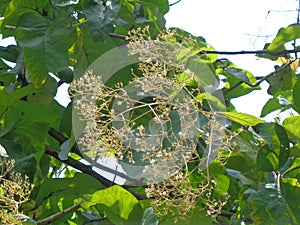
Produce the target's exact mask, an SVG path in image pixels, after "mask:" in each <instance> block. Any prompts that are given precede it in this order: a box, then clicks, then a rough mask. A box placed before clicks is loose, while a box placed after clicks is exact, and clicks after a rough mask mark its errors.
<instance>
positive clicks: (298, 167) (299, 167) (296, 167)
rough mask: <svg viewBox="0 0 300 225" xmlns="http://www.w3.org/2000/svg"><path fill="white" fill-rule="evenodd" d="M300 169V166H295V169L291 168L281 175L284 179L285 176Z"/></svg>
mask: <svg viewBox="0 0 300 225" xmlns="http://www.w3.org/2000/svg"><path fill="white" fill-rule="evenodd" d="M298 169H300V166H295V167H293V168H290V169H288V170H286V171H284V172H283V173H282V174H281V177H284V176H285V175H287V174H288V173H290V172H292V171H294V170H298Z"/></svg>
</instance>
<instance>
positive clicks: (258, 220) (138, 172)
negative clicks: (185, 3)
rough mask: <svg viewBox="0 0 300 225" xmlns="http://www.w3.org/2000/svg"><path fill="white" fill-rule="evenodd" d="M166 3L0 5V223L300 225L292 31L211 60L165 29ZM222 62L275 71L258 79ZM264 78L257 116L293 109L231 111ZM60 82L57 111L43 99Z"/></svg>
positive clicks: (298, 85)
mask: <svg viewBox="0 0 300 225" xmlns="http://www.w3.org/2000/svg"><path fill="white" fill-rule="evenodd" d="M169 7H171V6H169V2H168V1H167V0H107V1H106V0H77V1H69V0H2V1H1V2H0V15H1V23H0V33H1V34H2V37H3V38H6V37H13V38H14V39H15V41H16V44H12V45H8V46H6V47H3V46H1V47H0V150H1V151H0V155H1V156H0V167H1V174H0V215H2V216H1V217H0V223H1V224H39V225H42V224H54V225H55V224H70V225H74V224H106V225H107V224H115V225H156V224H162V225H167V224H174V223H176V224H189V225H197V224H201V225H203V224H207V225H208V224H242V223H244V224H299V223H300V205H299V201H300V185H299V179H300V160H299V159H298V158H299V157H300V145H299V141H300V130H299V127H300V116H298V113H299V112H300V97H299V96H300V79H299V74H298V70H297V69H298V64H299V59H298V56H297V52H299V51H300V50H299V47H298V46H296V45H295V46H294V49H286V47H285V44H286V43H288V42H290V41H293V40H296V39H298V38H300V26H299V25H298V24H293V25H290V26H289V27H286V28H281V29H280V30H279V31H278V33H277V35H276V37H275V38H274V40H273V41H272V42H271V43H268V44H266V46H265V48H264V49H262V50H259V51H244V50H243V51H240V52H219V51H217V50H215V49H213V47H212V46H210V45H209V44H208V43H206V41H205V39H204V38H203V37H194V36H192V35H190V34H189V33H187V32H185V31H182V30H179V29H175V28H174V29H169V30H166V29H165V19H164V14H166V13H167V12H168V10H169ZM226 54H228V55H229V54H256V55H257V57H263V58H267V59H269V60H272V61H274V62H276V63H277V65H276V66H275V68H274V71H270V73H269V74H266V75H265V76H261V77H255V76H253V75H252V74H251V72H249V71H246V70H244V69H241V68H238V67H237V66H235V65H234V64H233V63H232V62H231V61H229V60H227V59H226V58H223V57H222V58H221V57H219V55H226ZM9 62H10V63H9ZM263 81H267V82H268V83H269V89H268V94H270V95H271V96H272V98H271V99H270V100H269V101H268V102H267V103H266V104H265V106H264V107H263V109H262V112H261V118H263V117H264V116H266V115H268V114H270V113H272V112H274V111H276V110H280V111H281V112H285V113H288V112H290V115H289V116H288V117H287V118H286V119H284V120H283V121H281V120H278V119H274V122H266V121H264V120H263V119H261V118H256V117H255V116H252V115H248V114H244V113H239V112H236V110H235V108H234V106H233V105H232V104H231V99H233V98H238V97H240V96H243V95H246V94H248V93H250V92H252V91H253V90H258V89H260V86H259V85H260V84H261V83H262V82H263ZM65 83H67V84H69V85H70V88H69V94H70V96H71V102H70V103H69V105H68V106H67V107H63V106H61V105H60V104H59V103H57V101H56V100H55V99H54V97H55V96H56V93H57V90H58V88H59V87H60V86H61V85H62V84H65ZM105 158H106V159H108V160H113V159H114V160H117V162H118V164H117V167H122V168H123V170H124V171H125V172H122V171H120V170H118V169H117V168H116V169H111V168H108V167H106V166H105V165H104V164H103V163H102V164H101V160H102V159H105ZM101 171H102V172H101ZM103 171H104V172H106V173H108V174H110V175H112V177H113V178H112V179H108V178H106V177H105V176H104V175H103V174H104V173H103ZM118 179H121V180H122V182H120V181H117V180H118ZM31 184H32V185H31Z"/></svg>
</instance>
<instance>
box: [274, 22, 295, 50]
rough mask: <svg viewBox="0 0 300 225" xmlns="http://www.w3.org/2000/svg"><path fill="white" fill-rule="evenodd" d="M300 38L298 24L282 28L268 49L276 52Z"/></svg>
mask: <svg viewBox="0 0 300 225" xmlns="http://www.w3.org/2000/svg"><path fill="white" fill-rule="evenodd" d="M297 38H300V26H299V25H298V24H293V25H290V26H288V27H286V28H281V29H280V30H279V31H278V33H277V34H276V37H275V38H274V39H273V41H272V42H271V44H270V45H269V47H268V50H269V51H276V50H277V49H278V48H280V47H281V46H282V45H284V44H285V43H287V42H289V41H292V40H295V39H297Z"/></svg>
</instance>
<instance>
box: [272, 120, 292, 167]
mask: <svg viewBox="0 0 300 225" xmlns="http://www.w3.org/2000/svg"><path fill="white" fill-rule="evenodd" d="M275 132H276V135H277V136H278V139H279V141H280V152H279V156H278V158H279V165H278V167H279V168H281V167H283V166H284V164H285V163H286V161H287V160H288V158H289V156H290V141H289V138H288V135H287V133H286V131H285V129H284V128H283V127H282V126H281V125H279V124H277V123H275Z"/></svg>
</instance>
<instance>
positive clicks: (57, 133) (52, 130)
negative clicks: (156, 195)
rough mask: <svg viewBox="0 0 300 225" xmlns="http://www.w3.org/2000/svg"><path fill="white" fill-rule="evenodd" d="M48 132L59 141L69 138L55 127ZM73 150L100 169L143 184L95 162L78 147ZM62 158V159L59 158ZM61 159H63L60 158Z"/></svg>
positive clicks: (134, 182) (72, 150)
mask: <svg viewBox="0 0 300 225" xmlns="http://www.w3.org/2000/svg"><path fill="white" fill-rule="evenodd" d="M48 133H49V134H50V136H52V137H53V138H54V139H56V140H57V141H58V142H59V143H61V144H62V143H64V142H65V141H66V140H68V138H66V137H64V136H63V135H62V134H61V133H59V132H58V131H57V130H55V129H54V128H52V127H51V128H50V129H49V131H48ZM71 152H74V153H76V154H77V155H79V156H80V157H81V158H83V159H84V160H86V161H87V162H89V163H90V164H91V166H95V167H97V168H98V169H101V170H103V171H105V172H108V173H111V174H114V175H115V176H119V177H121V178H123V179H125V180H128V181H131V182H132V183H133V184H135V185H139V186H141V185H142V184H140V183H137V180H136V179H133V178H131V177H129V176H127V175H126V174H124V173H122V172H119V171H117V170H114V169H111V168H109V167H106V166H103V165H101V164H99V163H97V162H95V161H94V160H93V159H91V158H89V157H87V156H86V155H85V154H83V153H82V152H80V150H79V149H78V148H75V147H72V148H71ZM58 160H60V159H58ZM60 161H61V160H60Z"/></svg>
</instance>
